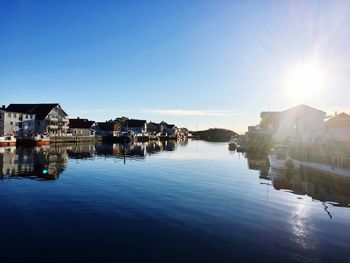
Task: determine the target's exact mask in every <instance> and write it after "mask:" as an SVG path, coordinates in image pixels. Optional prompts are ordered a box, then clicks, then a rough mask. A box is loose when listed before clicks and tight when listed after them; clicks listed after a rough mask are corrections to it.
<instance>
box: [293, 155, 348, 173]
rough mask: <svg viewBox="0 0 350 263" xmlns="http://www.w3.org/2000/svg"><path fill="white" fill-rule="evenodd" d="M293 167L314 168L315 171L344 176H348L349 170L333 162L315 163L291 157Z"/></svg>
mask: <svg viewBox="0 0 350 263" xmlns="http://www.w3.org/2000/svg"><path fill="white" fill-rule="evenodd" d="M291 161H292V162H293V165H294V167H295V168H299V169H300V168H308V169H310V170H315V171H317V172H321V173H326V174H332V175H339V176H344V177H350V170H349V169H345V168H342V167H338V166H336V165H335V164H334V163H330V164H325V163H315V162H308V161H300V160H295V159H291Z"/></svg>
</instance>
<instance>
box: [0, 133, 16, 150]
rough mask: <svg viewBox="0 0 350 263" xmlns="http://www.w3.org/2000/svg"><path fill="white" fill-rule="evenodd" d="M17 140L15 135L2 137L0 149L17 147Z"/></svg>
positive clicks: (0, 136) (0, 138) (0, 137)
mask: <svg viewBox="0 0 350 263" xmlns="http://www.w3.org/2000/svg"><path fill="white" fill-rule="evenodd" d="M16 142H17V139H16V137H15V136H13V135H0V147H4V146H5V147H6V146H16Z"/></svg>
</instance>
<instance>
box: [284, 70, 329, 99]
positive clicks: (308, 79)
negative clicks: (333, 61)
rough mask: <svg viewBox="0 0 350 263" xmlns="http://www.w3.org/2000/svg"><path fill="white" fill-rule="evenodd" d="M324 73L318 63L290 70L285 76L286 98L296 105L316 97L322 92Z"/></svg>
mask: <svg viewBox="0 0 350 263" xmlns="http://www.w3.org/2000/svg"><path fill="white" fill-rule="evenodd" d="M323 86H324V72H323V71H322V69H321V67H320V65H319V64H318V63H304V64H301V65H298V66H297V67H295V68H294V69H292V70H291V71H290V72H289V73H288V75H287V81H286V91H287V95H288V98H289V99H290V100H291V101H293V102H297V103H304V101H305V100H307V99H312V98H313V97H314V96H318V95H319V94H320V93H321V91H322V90H323Z"/></svg>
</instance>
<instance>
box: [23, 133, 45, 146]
mask: <svg viewBox="0 0 350 263" xmlns="http://www.w3.org/2000/svg"><path fill="white" fill-rule="evenodd" d="M19 142H20V143H21V144H23V145H31V146H32V145H37V146H41V145H48V144H50V137H49V136H48V135H47V134H32V135H26V136H24V137H21V138H20V140H19Z"/></svg>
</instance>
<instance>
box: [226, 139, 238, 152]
mask: <svg viewBox="0 0 350 263" xmlns="http://www.w3.org/2000/svg"><path fill="white" fill-rule="evenodd" d="M228 148H229V150H236V148H237V139H236V138H235V137H234V136H232V137H231V139H230V141H229V143H228Z"/></svg>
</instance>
